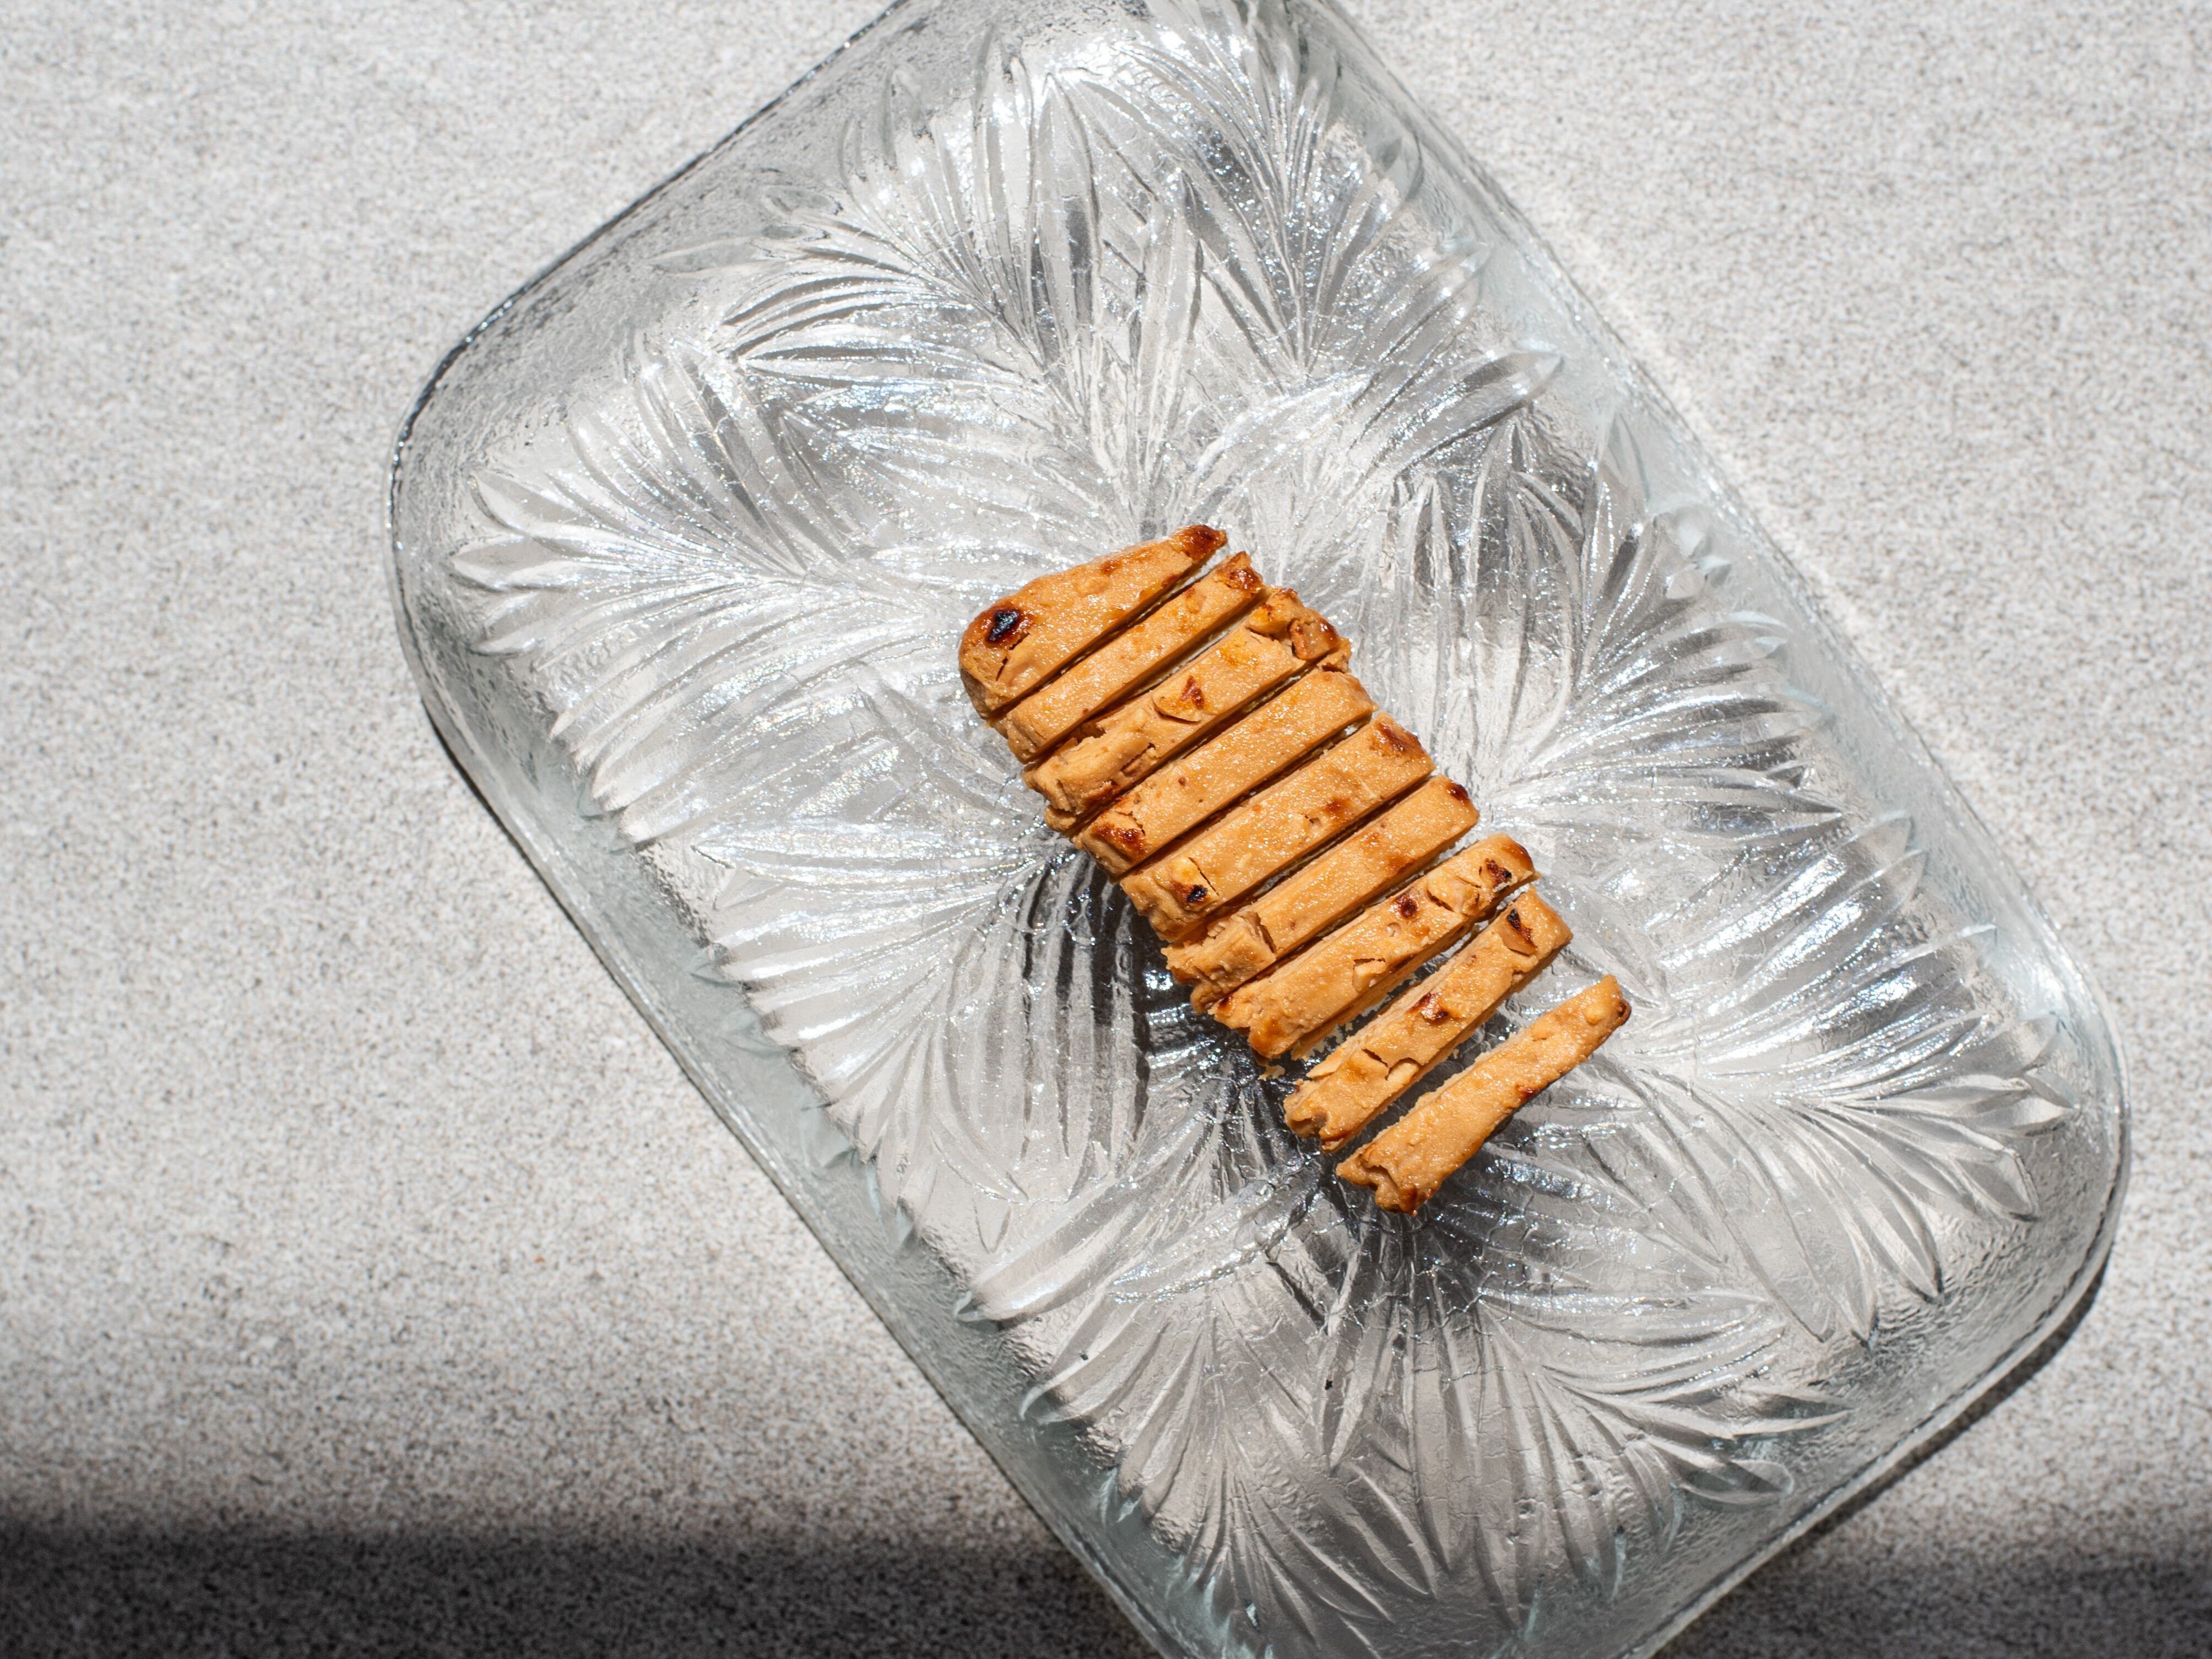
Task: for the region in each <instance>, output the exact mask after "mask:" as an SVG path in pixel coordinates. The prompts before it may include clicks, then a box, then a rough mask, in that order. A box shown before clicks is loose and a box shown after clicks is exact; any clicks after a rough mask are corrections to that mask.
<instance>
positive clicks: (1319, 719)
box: [1075, 668, 1375, 876]
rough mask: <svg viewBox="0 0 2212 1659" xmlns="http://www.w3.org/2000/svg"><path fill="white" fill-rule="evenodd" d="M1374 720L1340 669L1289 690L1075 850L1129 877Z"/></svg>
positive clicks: (1145, 785)
mask: <svg viewBox="0 0 2212 1659" xmlns="http://www.w3.org/2000/svg"><path fill="white" fill-rule="evenodd" d="M1374 712H1375V704H1374V703H1373V702H1372V701H1370V699H1369V697H1368V696H1367V691H1366V689H1365V688H1364V686H1362V685H1361V684H1359V682H1358V680H1356V679H1354V678H1352V676H1351V675H1350V674H1349V673H1347V672H1346V671H1344V670H1343V669H1341V668H1322V669H1319V670H1316V671H1315V672H1313V673H1310V674H1305V675H1302V676H1300V677H1299V678H1297V679H1295V680H1293V681H1291V684H1290V688H1289V689H1288V690H1285V691H1284V692H1283V693H1282V694H1281V695H1280V696H1274V697H1271V698H1269V699H1268V700H1267V702H1263V703H1261V705H1260V706H1259V707H1258V708H1255V709H1254V710H1253V711H1252V712H1251V713H1250V714H1247V715H1245V716H1244V718H1243V720H1238V721H1237V723H1236V724H1235V725H1234V726H1231V727H1230V728H1229V729H1228V730H1227V731H1226V732H1223V733H1222V734H1221V735H1220V736H1219V737H1218V738H1214V739H1212V741H1211V742H1210V743H1206V744H1203V745H1201V746H1200V747H1199V748H1197V749H1194V750H1191V751H1190V752H1189V753H1188V754H1187V755H1185V756H1183V757H1182V758H1181V759H1179V760H1177V761H1175V762H1173V763H1171V764H1170V765H1167V766H1164V767H1162V768H1161V769H1159V770H1158V771H1157V772H1155V773H1153V774H1152V776H1150V777H1149V778H1146V780H1145V781H1143V782H1142V783H1140V784H1139V785H1138V786H1137V787H1135V788H1133V789H1132V790H1130V791H1129V792H1128V793H1127V794H1125V795H1123V796H1122V797H1121V799H1118V800H1116V801H1115V803H1114V804H1113V805H1111V806H1109V807H1108V808H1107V809H1106V810H1105V811H1103V812H1101V813H1100V814H1099V815H1098V816H1097V817H1095V818H1093V819H1091V826H1090V828H1089V829H1085V831H1084V832H1083V833H1082V834H1081V835H1079V836H1077V837H1076V838H1075V844H1076V845H1077V846H1078V847H1080V848H1082V849H1083V850H1084V851H1085V852H1086V853H1088V854H1091V857H1092V858H1095V859H1097V860H1098V862H1099V863H1101V864H1103V865H1104V866H1106V868H1107V869H1108V870H1109V871H1110V872H1112V873H1113V874H1115V875H1117V876H1120V875H1126V874H1127V873H1128V872H1130V871H1131V870H1133V869H1134V868H1135V867H1136V866H1138V865H1139V864H1140V863H1142V862H1143V861H1144V860H1146V859H1148V858H1150V857H1152V855H1153V854H1155V853H1158V852H1160V851H1162V850H1163V849H1164V848H1168V847H1171V846H1173V845H1174V844H1175V843H1176V842H1177V841H1179V840H1180V839H1182V836H1184V835H1185V834H1186V833H1187V832H1188V831H1189V830H1190V829H1194V827H1196V826H1197V825H1199V824H1201V823H1205V822H1206V820H1207V819H1208V818H1210V817H1213V816H1214V815H1215V814H1216V813H1218V812H1219V811H1222V810H1223V809H1224V808H1225V807H1229V806H1231V805H1235V804H1236V803H1237V801H1238V800H1240V799H1243V797H1244V796H1245V795H1246V794H1247V793H1249V792H1250V791H1252V790H1253V789H1255V788H1257V787H1259V786H1260V785H1261V784H1263V783H1265V782H1267V781H1268V780H1269V779H1270V778H1272V777H1273V776H1274V775H1276V774H1277V773H1279V772H1280V771H1282V770H1283V769H1284V768H1285V767H1288V766H1292V765H1295V764H1297V763H1298V762H1299V761H1301V760H1303V759H1304V758H1305V757H1306V756H1307V755H1308V754H1310V753H1311V752H1312V751H1313V750H1315V749H1316V748H1317V747H1318V746H1320V745H1321V744H1324V743H1327V742H1328V740H1329V739H1330V738H1334V737H1335V736H1337V735H1338V734H1339V733H1340V732H1343V731H1344V730H1345V729H1346V727H1348V726H1352V724H1353V723H1354V722H1356V721H1358V720H1365V719H1366V718H1367V716H1368V715H1370V714H1373V713H1374Z"/></svg>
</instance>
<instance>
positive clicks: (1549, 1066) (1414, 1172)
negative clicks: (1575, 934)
mask: <svg viewBox="0 0 2212 1659" xmlns="http://www.w3.org/2000/svg"><path fill="white" fill-rule="evenodd" d="M1628 1012H1629V1009H1628V999H1627V998H1626V997H1624V996H1622V995H1621V994H1620V983H1619V981H1616V980H1615V979H1614V978H1613V975H1610V974H1608V975H1606V976H1605V977H1604V978H1603V979H1601V980H1600V981H1598V982H1597V983H1596V984H1595V985H1593V986H1591V987H1589V990H1587V991H1584V992H1582V993H1581V994H1578V995H1576V996H1571V997H1569V998H1568V999H1567V1000H1565V1002H1563V1003H1561V1004H1560V1005H1559V1006H1558V1007H1556V1008H1554V1009H1553V1010H1551V1011H1550V1012H1548V1013H1544V1014H1539V1015H1538V1016H1537V1017H1536V1018H1534V1019H1533V1020H1531V1021H1530V1022H1529V1023H1528V1024H1527V1025H1525V1026H1523V1027H1522V1029H1521V1030H1518V1031H1516V1032H1515V1033H1514V1034H1513V1036H1510V1037H1509V1038H1507V1039H1506V1041H1505V1042H1503V1043H1500V1044H1499V1045H1498V1047H1497V1048H1493V1049H1492V1050H1491V1051H1490V1052H1489V1053H1488V1054H1485V1055H1484V1056H1483V1057H1482V1058H1481V1059H1480V1060H1477V1061H1475V1062H1474V1065H1472V1066H1468V1068H1467V1070H1465V1071H1464V1072H1462V1073H1460V1074H1459V1075H1458V1076H1457V1077H1455V1078H1454V1079H1452V1080H1451V1081H1450V1082H1449V1083H1447V1084H1445V1085H1444V1086H1443V1088H1441V1089H1437V1090H1435V1091H1431V1093H1428V1094H1425V1095H1423V1096H1422V1097H1420V1099H1419V1100H1418V1101H1416V1102H1414V1103H1413V1110H1411V1111H1410V1112H1407V1114H1406V1115H1405V1116H1403V1117H1401V1118H1400V1119H1399V1120H1398V1121H1396V1122H1395V1123H1394V1124H1392V1125H1391V1126H1390V1127H1389V1128H1387V1129H1385V1130H1383V1133H1381V1134H1379V1135H1377V1136H1376V1137H1375V1139H1372V1140H1370V1141H1369V1142H1368V1143H1367V1144H1366V1145H1365V1146H1362V1147H1361V1148H1360V1149H1359V1150H1358V1152H1354V1153H1353V1154H1352V1156H1351V1157H1350V1158H1346V1159H1345V1160H1344V1162H1343V1163H1341V1164H1338V1165H1337V1166H1336V1172H1337V1174H1339V1175H1340V1176H1343V1177H1344V1178H1345V1179H1346V1181H1349V1182H1352V1183H1353V1184H1354V1185H1355V1186H1360V1187H1368V1188H1373V1189H1374V1193H1375V1202H1376V1205H1377V1206H1379V1207H1381V1208H1383V1209H1385V1210H1417V1209H1419V1208H1420V1206H1422V1205H1423V1204H1425V1203H1426V1202H1427V1201H1428V1200H1430V1199H1431V1198H1433V1197H1435V1196H1436V1192H1437V1188H1439V1187H1441V1186H1442V1185H1443V1183H1444V1181H1445V1179H1446V1177H1448V1176H1450V1175H1451V1174H1452V1172H1453V1171H1454V1170H1457V1169H1458V1168H1459V1167H1460V1166H1461V1165H1462V1164H1465V1163H1466V1162H1467V1161H1468V1159H1469V1158H1473V1157H1474V1155H1475V1153H1476V1152H1480V1150H1481V1148H1482V1143H1483V1142H1484V1141H1486V1140H1487V1139H1490V1137H1491V1135H1492V1133H1494V1132H1495V1131H1496V1130H1497V1128H1498V1125H1499V1124H1501V1123H1503V1122H1504V1121H1505V1120H1506V1119H1507V1118H1509V1117H1510V1116H1512V1115H1513V1114H1514V1113H1515V1112H1516V1111H1518V1110H1520V1109H1521V1106H1522V1103H1523V1102H1524V1101H1526V1100H1528V1097H1530V1096H1532V1095H1534V1094H1535V1093H1537V1092H1538V1091H1541V1090H1544V1089H1548V1088H1549V1087H1551V1085H1553V1084H1554V1083H1557V1082H1558V1081H1559V1079H1561V1078H1563V1077H1565V1075H1566V1074H1567V1073H1569V1072H1571V1071H1572V1070H1573V1069H1574V1068H1575V1067H1576V1066H1579V1065H1581V1064H1582V1063H1583V1061H1584V1060H1588V1059H1589V1057H1590V1056H1591V1055H1592V1054H1595V1053H1596V1052H1597V1050H1598V1045H1599V1044H1600V1043H1601V1042H1604V1041H1605V1040H1606V1039H1607V1037H1609V1036H1612V1035H1613V1033H1614V1032H1615V1031H1617V1030H1620V1027H1621V1026H1622V1025H1623V1024H1626V1022H1627V1019H1628Z"/></svg>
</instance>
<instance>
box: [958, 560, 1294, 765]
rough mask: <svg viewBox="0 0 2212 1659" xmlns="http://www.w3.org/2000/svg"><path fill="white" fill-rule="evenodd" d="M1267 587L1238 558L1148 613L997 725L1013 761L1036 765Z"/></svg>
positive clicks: (1247, 606)
mask: <svg viewBox="0 0 2212 1659" xmlns="http://www.w3.org/2000/svg"><path fill="white" fill-rule="evenodd" d="M1262 586H1263V584H1262V583H1261V580H1260V578H1259V576H1258V574H1256V573H1255V571H1254V570H1253V568H1252V561H1251V558H1250V556H1249V555H1246V554H1243V553H1239V554H1237V556H1235V557H1234V558H1231V559H1229V560H1226V561H1225V562H1223V563H1222V564H1220V565H1219V566H1218V567H1216V568H1214V569H1212V570H1209V571H1207V572H1206V574H1205V575H1203V576H1201V577H1200V578H1199V579H1198V580H1196V581H1194V582H1193V583H1191V584H1190V586H1188V587H1186V588H1184V589H1183V590H1182V592H1178V593H1172V594H1170V595H1169V596H1168V598H1167V599H1165V600H1164V601H1162V602H1161V603H1160V604H1159V605H1155V606H1154V607H1153V608H1152V610H1150V611H1146V613H1145V615H1144V617H1142V619H1141V620H1139V621H1138V622H1136V623H1133V624H1132V625H1131V626H1130V627H1129V628H1128V629H1126V630H1125V631H1123V632H1122V633H1120V634H1117V635H1115V636H1114V637H1113V638H1112V639H1110V640H1109V641H1106V643H1105V644H1103V645H1102V646H1100V647H1098V648H1097V650H1095V651H1093V652H1092V653H1091V654H1090V655H1089V656H1087V657H1085V658H1084V659H1082V660H1081V661H1079V662H1078V663H1076V664H1075V665H1074V666H1073V667H1072V668H1069V669H1068V670H1067V671H1065V672H1064V673H1061V674H1059V675H1056V676H1055V677H1054V678H1052V679H1051V680H1049V681H1048V682H1047V683H1046V684H1043V685H1041V686H1039V687H1038V688H1037V689H1036V690H1034V691H1032V692H1030V695H1029V696H1026V697H1024V698H1023V699H1022V700H1021V701H1020V702H1018V703H1016V704H1015V705H1014V706H1013V707H1012V708H1010V709H1008V710H1007V711H1006V713H1005V714H1001V715H1000V717H999V719H998V720H997V721H996V725H997V726H998V728H999V732H1000V735H1001V736H1002V737H1004V738H1006V746H1007V747H1008V748H1010V749H1012V750H1013V751H1014V758H1015V759H1017V760H1019V761H1022V762H1024V763H1027V762H1030V761H1033V760H1035V759H1036V757H1038V756H1039V755H1042V754H1043V753H1044V752H1045V751H1046V750H1048V749H1050V748H1051V747H1052V746H1053V744H1056V743H1058V742H1059V741H1060V739H1061V738H1064V737H1066V735H1067V734H1068V733H1069V732H1073V730H1075V728H1076V727H1077V726H1080V725H1082V724H1083V722H1084V721H1085V720H1089V719H1091V717H1092V716H1093V715H1095V714H1097V713H1098V711H1099V710H1100V709H1102V708H1107V707H1109V705H1110V704H1112V703H1113V702H1115V701H1116V700H1117V699H1119V698H1121V697H1123V696H1127V695H1128V693H1129V692H1130V691H1131V690H1133V689H1134V688H1135V687H1137V686H1139V685H1142V684H1144V683H1145V682H1146V680H1148V679H1150V678H1152V676H1153V675H1154V674H1155V673H1157V672H1158V671H1159V670H1161V669H1163V668H1165V667H1166V666H1167V665H1169V664H1170V663H1171V662H1173V661H1174V660H1175V659H1176V658H1177V657H1180V656H1182V654H1183V653H1186V652H1188V651H1189V650H1191V649H1193V648H1194V647H1196V646H1197V645H1198V644H1199V643H1200V641H1203V640H1205V639H1206V636H1207V635H1211V634H1212V633H1214V632H1215V631H1217V630H1218V629H1222V628H1224V627H1226V626H1227V625H1228V624H1229V623H1232V622H1234V621H1236V620H1237V617H1241V616H1243V614H1244V613H1245V612H1246V611H1249V610H1250V609H1251V608H1252V607H1253V606H1254V605H1257V604H1258V603H1259V602H1260V594H1261V589H1262Z"/></svg>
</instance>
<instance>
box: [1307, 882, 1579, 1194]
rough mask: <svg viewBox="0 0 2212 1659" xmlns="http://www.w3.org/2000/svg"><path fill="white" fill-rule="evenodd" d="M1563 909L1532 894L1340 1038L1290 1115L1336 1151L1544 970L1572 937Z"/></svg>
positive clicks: (1309, 1079) (1309, 1077)
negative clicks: (1355, 1029) (1418, 981)
mask: <svg viewBox="0 0 2212 1659" xmlns="http://www.w3.org/2000/svg"><path fill="white" fill-rule="evenodd" d="M1573 937H1574V935H1573V933H1571V931H1569V929H1568V927H1567V924H1566V923H1565V922H1564V921H1561V920H1560V919H1559V913H1558V912H1557V911H1556V910H1554V909H1553V908H1552V907H1551V906H1550V905H1548V904H1547V903H1545V902H1544V901H1543V900H1542V899H1541V898H1539V897H1537V896H1535V895H1534V893H1524V894H1522V896H1520V897H1519V898H1516V899H1515V900H1514V901H1513V902H1511V903H1510V905H1508V906H1507V907H1506V909H1505V913H1504V915H1501V916H1499V917H1498V919H1497V920H1496V921H1493V922H1492V923H1491V924H1490V926H1489V927H1486V928H1484V929H1483V930H1482V932H1481V933H1479V934H1477V935H1476V936H1475V939H1474V943H1472V944H1470V945H1468V946H1467V947H1466V948H1465V949H1464V950H1462V951H1461V952H1460V953H1459V954H1458V955H1457V956H1455V957H1453V958H1452V959H1451V960H1450V961H1449V962H1448V963H1445V964H1444V965H1443V967H1442V968H1440V969H1437V971H1436V972H1435V973H1434V974H1431V975H1430V976H1429V977H1428V978H1426V979H1425V980H1423V981H1421V982H1420V983H1419V984H1418V985H1413V986H1408V987H1407V989H1406V991H1405V993H1404V994H1403V995H1401V996H1400V997H1399V999H1398V1000H1397V1001H1395V1002H1394V1003H1392V1004H1391V1005H1390V1006H1389V1007H1388V1008H1386V1009H1384V1010H1383V1012H1381V1013H1379V1014H1377V1015H1376V1016H1375V1018H1373V1019H1370V1021H1368V1022H1367V1024H1364V1025H1363V1026H1361V1027H1360V1028H1359V1030H1357V1031H1355V1032H1353V1033H1352V1035H1351V1036H1348V1037H1346V1039H1345V1040H1344V1041H1343V1042H1341V1043H1340V1044H1339V1045H1338V1046H1337V1047H1336V1048H1335V1049H1334V1052H1332V1053H1331V1054H1329V1055H1328V1058H1327V1059H1326V1060H1321V1061H1319V1062H1318V1063H1317V1064H1316V1066H1314V1068H1313V1069H1312V1070H1311V1071H1310V1072H1308V1073H1306V1078H1305V1081H1304V1082H1303V1083H1301V1084H1300V1085H1298V1086H1297V1088H1296V1089H1295V1090H1293V1091H1291V1097H1290V1099H1289V1100H1287V1101H1285V1103H1284V1104H1283V1118H1284V1121H1285V1122H1287V1123H1288V1124H1289V1125H1290V1126H1291V1128H1292V1129H1293V1130H1295V1131H1296V1132H1297V1133H1299V1134H1302V1135H1316V1136H1318V1137H1319V1138H1320V1139H1321V1144H1322V1146H1324V1147H1326V1148H1327V1149H1328V1151H1330V1152H1334V1151H1335V1150H1336V1149H1337V1148H1338V1147H1339V1146H1342V1145H1343V1144H1344V1143H1345V1142H1346V1141H1347V1140H1349V1139H1352V1137H1353V1136H1354V1135H1356V1134H1358V1133H1359V1132H1360V1131H1361V1130H1362V1129H1364V1128H1365V1127H1367V1126H1368V1125H1369V1124H1370V1123H1372V1122H1373V1121H1375V1119H1376V1117H1377V1116H1379V1115H1381V1114H1382V1112H1383V1109H1385V1108H1386V1107H1388V1106H1389V1104H1390V1103H1391V1102H1392V1101H1394V1100H1395V1099H1397V1098H1398V1097H1399V1096H1400V1095H1402V1094H1403V1093H1405V1092H1406V1091H1407V1090H1408V1089H1410V1088H1412V1087H1413V1085H1414V1084H1416V1083H1417V1082H1419V1080H1420V1079H1421V1078H1422V1077H1423V1076H1424V1075H1425V1073H1427V1072H1428V1071H1429V1069H1430V1068H1431V1066H1435V1065H1436V1064H1437V1062H1438V1061H1439V1060H1443V1058H1444V1057H1445V1056H1446V1055H1447V1054H1450V1053H1451V1052H1452V1050H1453V1049H1455V1048H1458V1047H1459V1045H1460V1044H1461V1043H1462V1042H1465V1041H1466V1039H1467V1035H1468V1032H1470V1031H1472V1030H1474V1028H1475V1027H1476V1026H1478V1025H1480V1024H1482V1022H1483V1021H1484V1020H1486V1019H1488V1018H1490V1017H1491V1015H1492V1013H1494V1012H1497V1009H1498V1004H1500V1003H1501V1002H1503V1001H1504V1000H1505V999H1506V998H1507V997H1509V996H1511V995H1512V994H1514V993H1515V992H1516V991H1518V990H1520V989H1521V988H1522V987H1523V986H1525V985H1527V984H1528V981H1531V980H1533V979H1534V978H1535V977H1536V975H1539V974H1541V973H1542V972H1543V971H1544V969H1546V968H1547V967H1548V966H1549V965H1550V963H1551V960H1552V958H1553V957H1555V956H1557V955H1559V952H1560V951H1563V950H1565V948H1566V946H1567V944H1568V941H1569V940H1571V939H1573Z"/></svg>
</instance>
